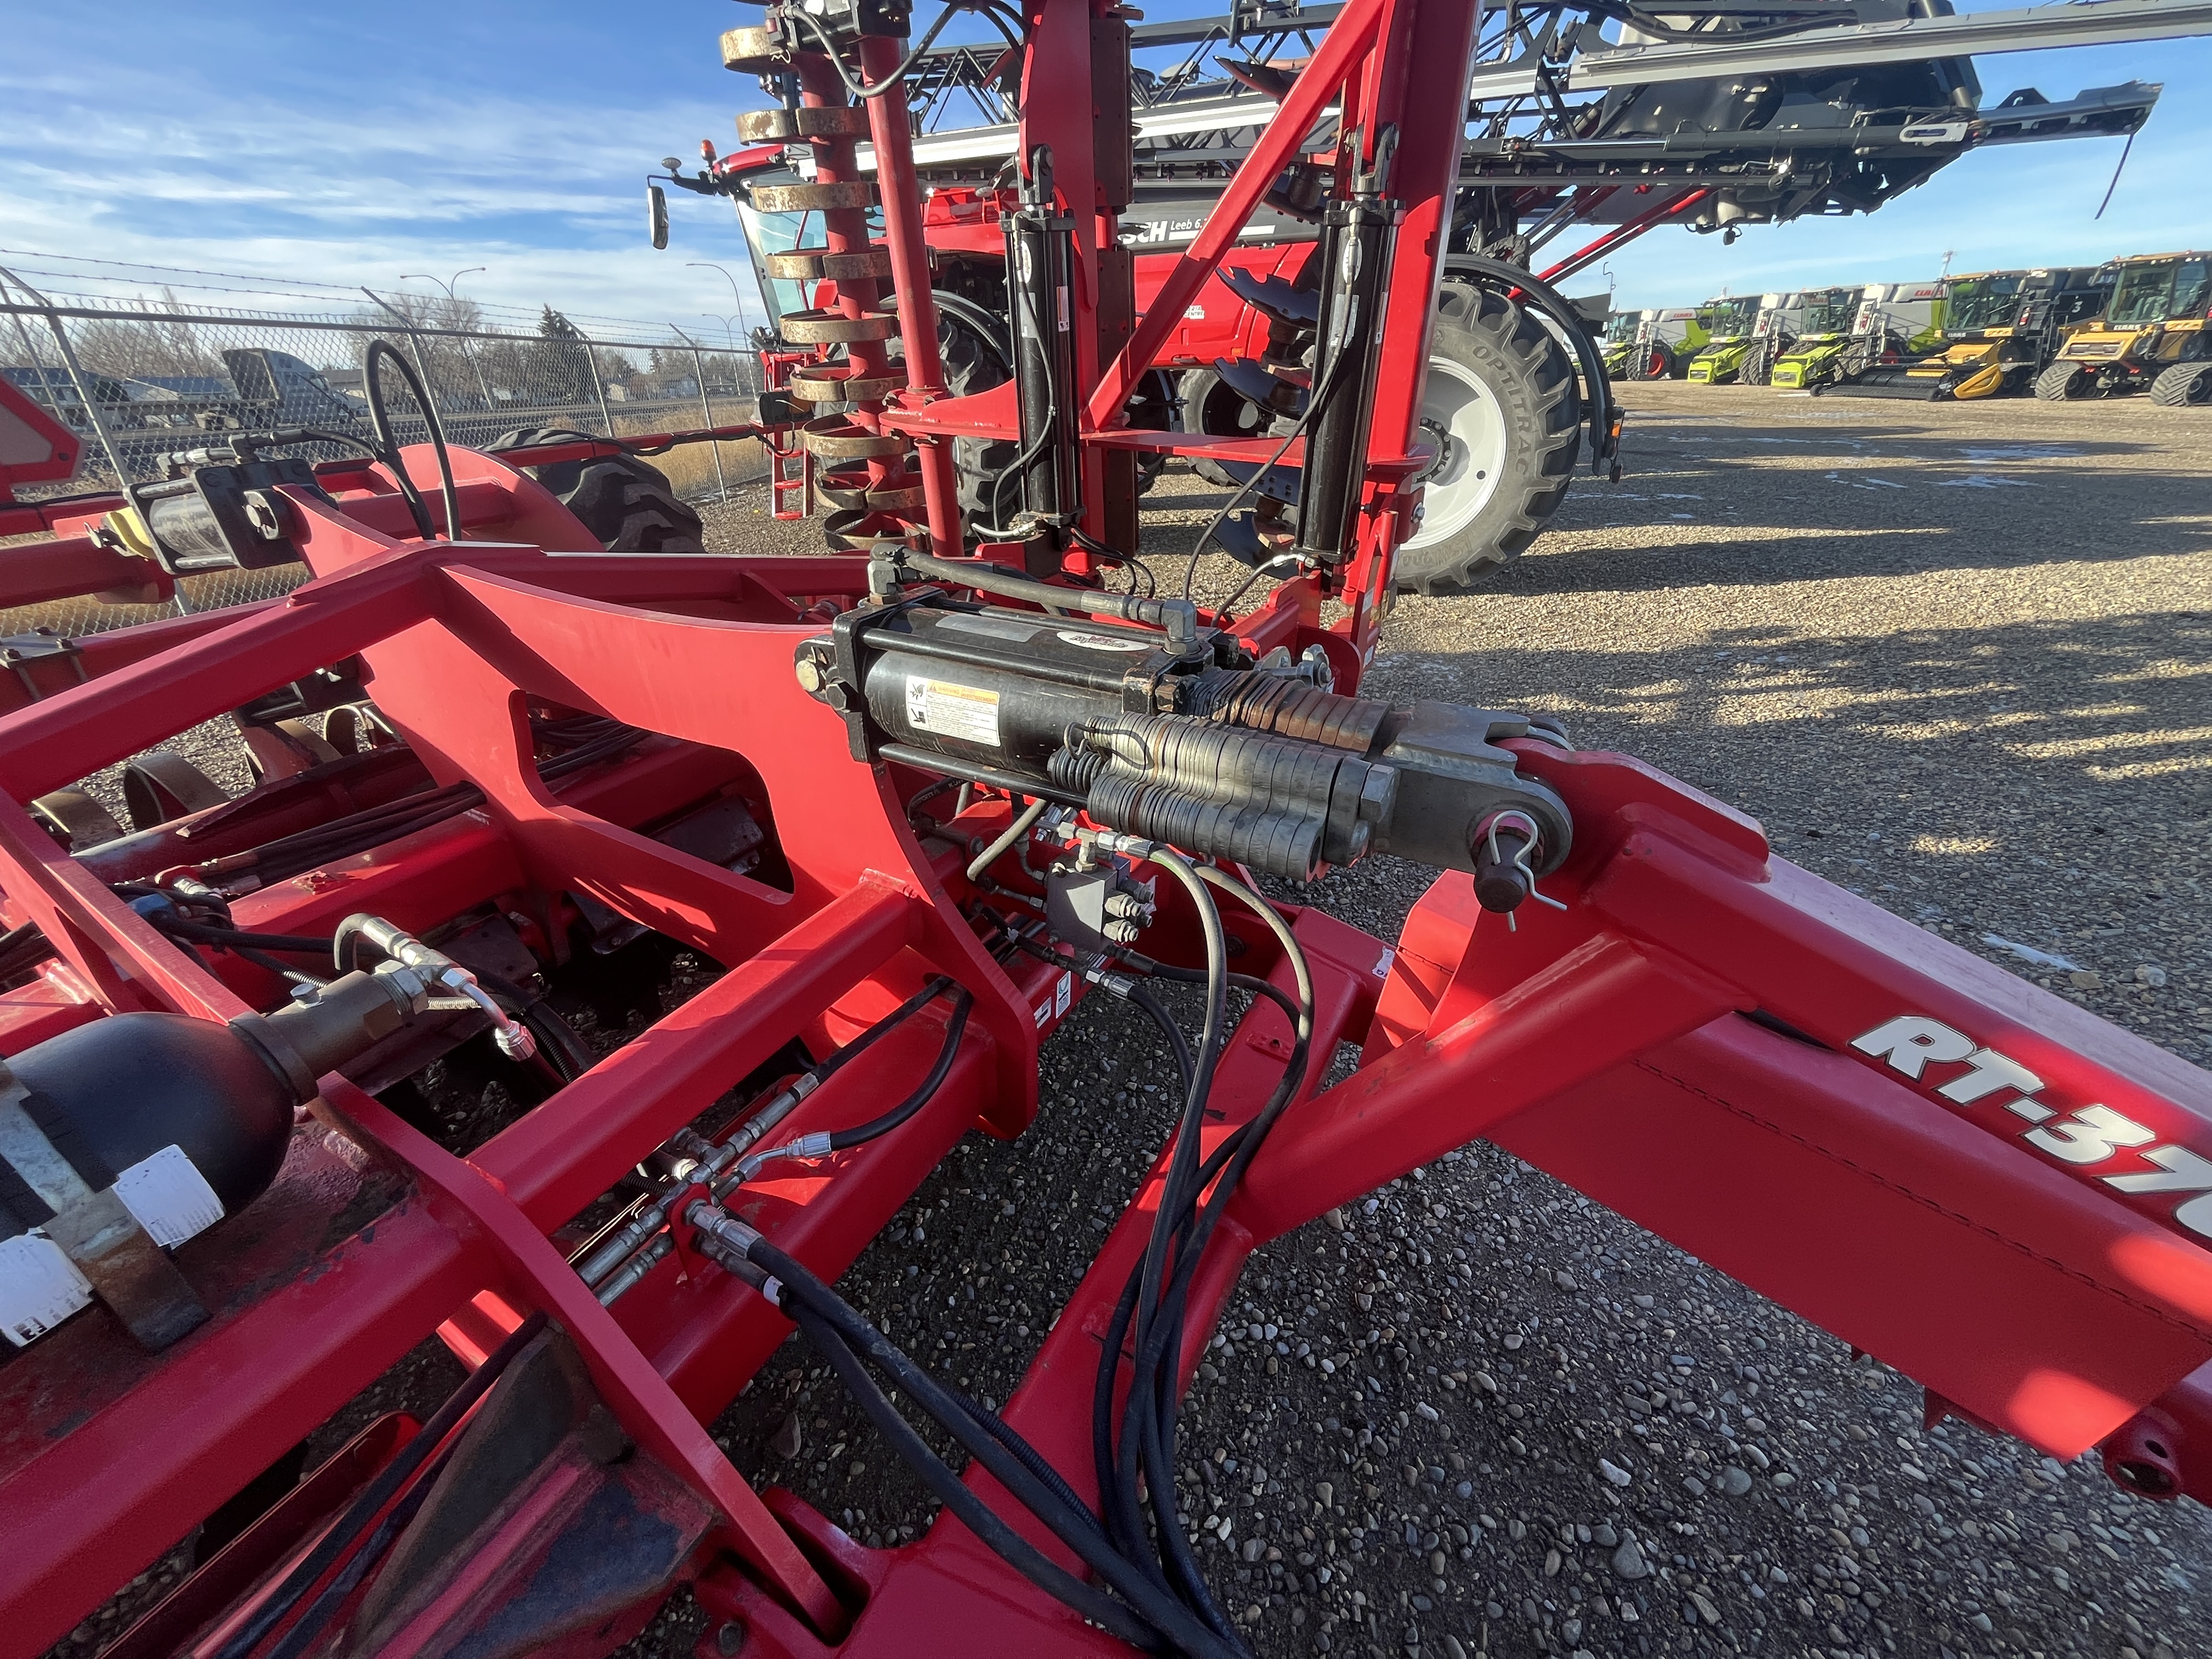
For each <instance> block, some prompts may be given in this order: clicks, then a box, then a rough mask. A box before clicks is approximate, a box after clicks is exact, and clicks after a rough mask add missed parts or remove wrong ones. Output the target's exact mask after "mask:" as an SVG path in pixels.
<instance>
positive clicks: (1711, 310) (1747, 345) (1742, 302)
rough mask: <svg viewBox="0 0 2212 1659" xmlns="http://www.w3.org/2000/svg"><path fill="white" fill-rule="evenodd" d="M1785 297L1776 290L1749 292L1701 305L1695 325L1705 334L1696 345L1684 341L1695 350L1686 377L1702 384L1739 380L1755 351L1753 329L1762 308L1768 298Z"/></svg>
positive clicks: (1713, 384) (1778, 298)
mask: <svg viewBox="0 0 2212 1659" xmlns="http://www.w3.org/2000/svg"><path fill="white" fill-rule="evenodd" d="M1781 298H1782V296H1781V295H1775V294H1767V295H1758V294H1746V295H1741V296H1739V297H1737V298H1735V299H1726V300H1711V301H1706V303H1705V304H1704V305H1701V306H1699V307H1698V310H1697V316H1696V319H1695V324H1694V326H1695V327H1696V328H1697V329H1698V330H1699V331H1701V332H1703V334H1704V335H1705V339H1704V341H1703V342H1702V343H1700V344H1699V345H1698V346H1697V347H1695V348H1692V347H1691V344H1690V342H1689V341H1687V340H1686V341H1685V342H1684V344H1685V347H1686V349H1694V350H1695V355H1694V356H1692V357H1691V358H1690V366H1689V370H1688V372H1687V374H1686V376H1685V378H1686V379H1687V380H1692V381H1693V382H1695V383H1696V384H1698V385H1699V386H1725V385H1727V384H1728V383H1729V381H1731V380H1735V378H1736V376H1737V375H1738V374H1741V373H1742V372H1743V362H1744V359H1745V358H1746V357H1747V356H1750V355H1751V347H1752V338H1753V336H1752V330H1753V327H1754V326H1756V325H1757V324H1758V321H1759V312H1760V310H1761V309H1762V308H1763V307H1764V306H1765V301H1769V300H1775V301H1779V300H1780V299H1781Z"/></svg>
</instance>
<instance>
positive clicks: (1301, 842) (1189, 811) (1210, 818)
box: [1085, 767, 1326, 881]
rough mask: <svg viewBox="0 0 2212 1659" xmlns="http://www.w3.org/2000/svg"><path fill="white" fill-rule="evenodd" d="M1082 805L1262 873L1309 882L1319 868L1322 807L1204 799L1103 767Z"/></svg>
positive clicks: (1104, 818) (1130, 829) (1133, 829)
mask: <svg viewBox="0 0 2212 1659" xmlns="http://www.w3.org/2000/svg"><path fill="white" fill-rule="evenodd" d="M1085 810H1086V811H1088V812H1089V813H1090V814H1091V817H1093V818H1095V819H1097V821H1098V822H1099V823H1105V824H1110V825H1112V826H1113V827H1114V828H1115V829H1121V830H1125V831H1127V833H1128V834H1130V835H1133V836H1145V837H1146V838H1147V839H1150V840H1152V841H1164V842H1170V843H1171V844H1172V845H1174V846H1176V847H1180V848H1184V849H1185V850H1187V851H1188V852H1193V853H1198V854H1204V855H1206V856H1207V857H1210V858H1218V859H1232V860H1236V861H1237V863H1239V864H1245V865H1249V866H1251V867H1252V868H1254V869H1255V870H1264V871H1266V872H1268V873H1269V874H1270V875H1276V876H1286V877H1289V878H1291V879H1292V880H1296V881H1310V880H1312V879H1313V878H1314V876H1315V875H1316V873H1317V872H1319V870H1320V868H1321V862H1322V857H1321V844H1322V827H1323V825H1322V817H1323V813H1324V812H1325V811H1326V808H1325V807H1324V808H1319V809H1315V808H1308V809H1306V810H1304V811H1298V810H1296V809H1291V810H1287V811H1286V810H1285V809H1283V808H1280V807H1268V806H1261V805H1252V804H1249V803H1240V802H1235V801H1223V800H1208V799H1204V798H1203V797H1200V796H1198V795H1194V794H1188V793H1184V792H1183V791H1182V790H1180V789H1176V788H1174V787H1170V786H1169V785H1166V784H1162V783H1156V782H1152V781H1149V780H1147V779H1146V777H1145V776H1144V775H1142V774H1140V773H1136V772H1131V771H1127V770H1125V769H1121V768H1120V767H1109V768H1108V769H1106V770H1105V771H1104V772H1103V773H1101V774H1100V775H1099V777H1098V779H1097V781H1096V782H1095V783H1093V784H1092V785H1091V795H1090V799H1089V800H1088V802H1087V803H1086V804H1085Z"/></svg>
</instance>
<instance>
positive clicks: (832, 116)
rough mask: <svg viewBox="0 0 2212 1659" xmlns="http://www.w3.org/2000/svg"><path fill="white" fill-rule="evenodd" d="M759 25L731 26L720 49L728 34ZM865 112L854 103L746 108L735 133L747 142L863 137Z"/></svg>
mask: <svg viewBox="0 0 2212 1659" xmlns="http://www.w3.org/2000/svg"><path fill="white" fill-rule="evenodd" d="M763 32H764V31H763V30H760V29H732V30H731V31H730V32H729V33H727V34H725V35H724V36H723V37H722V42H723V51H724V52H727V51H728V50H729V41H730V39H731V36H732V35H738V34H759V33H763ZM867 136H868V112H867V111H866V110H865V109H862V108H860V106H858V105H857V104H844V105H839V106H830V107H828V108H823V109H749V110H745V111H744V112H741V113H740V114H739V115H738V137H740V138H742V139H744V141H745V142H746V143H749V144H774V143H790V142H791V141H792V140H793V139H799V138H865V137H867Z"/></svg>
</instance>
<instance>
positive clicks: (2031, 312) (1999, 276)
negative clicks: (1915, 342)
mask: <svg viewBox="0 0 2212 1659" xmlns="http://www.w3.org/2000/svg"><path fill="white" fill-rule="evenodd" d="M2112 275H2113V273H2112V267H2110V266H2108V265H2107V266H2087V265H2084V266H2070V267H2054V268H2051V269H2049V270H1992V271H1980V272H1977V273H1975V274H1973V275H1972V276H1947V277H1945V278H1944V279H1943V283H1942V306H1943V309H1942V315H1941V318H1940V324H1941V329H1942V350H1940V351H1936V352H1932V353H1931V354H1929V355H1928V356H1907V357H1903V358H1901V359H1899V361H1895V362H1876V361H1869V362H1867V363H1865V364H1864V365H1863V366H1861V367H1856V368H1853V367H1849V366H1848V364H1843V365H1842V372H1841V373H1840V375H1839V377H1838V378H1836V379H1834V380H1832V381H1831V382H1830V383H1829V384H1827V385H1826V386H1822V387H1821V389H1822V390H1824V391H1826V392H1832V393H1834V394H1835V395H1837V396H1838V397H1846V398H1911V399H1913V400H1916V401H1921V402H1936V401H1942V400H1945V399H1951V400H1956V401H1959V402H1962V403H1964V402H1972V401H1973V400H1975V399H1978V398H1995V397H1999V396H2002V395H2004V394H2006V393H2012V392H2027V391H2028V390H2030V389H2031V388H2033V386H2034V385H2035V382H2036V379H2037V377H2038V376H2039V374H2041V373H2042V372H2043V369H2044V368H2045V365H2047V364H2048V363H2049V362H2051V358H2052V357H2053V356H2055V355H2056V354H2057V351H2058V349H2059V347H2060V345H2061V344H2062V343H2063V342H2064V340H2065V339H2066V337H2067V335H2068V334H2069V332H2070V331H2073V330H2075V329H2077V328H2080V327H2081V326H2082V325H2084V324H2085V323H2087V321H2088V320H2089V319H2093V318H2094V317H2096V316H2097V315H2098V314H2100V313H2101V312H2102V311H2103V309H2104V307H2105V305H2106V301H2107V300H2108V299H2109V297H2110V295H2111V292H2112Z"/></svg>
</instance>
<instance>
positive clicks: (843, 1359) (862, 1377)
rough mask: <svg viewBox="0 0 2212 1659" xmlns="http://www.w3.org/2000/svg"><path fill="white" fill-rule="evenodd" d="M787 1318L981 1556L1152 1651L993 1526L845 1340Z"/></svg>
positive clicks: (1118, 1618)
mask: <svg viewBox="0 0 2212 1659" xmlns="http://www.w3.org/2000/svg"><path fill="white" fill-rule="evenodd" d="M787 1312H789V1313H790V1315H791V1316H792V1318H793V1320H794V1321H795V1322H797V1323H798V1326H799V1329H800V1330H801V1331H803V1332H805V1334H806V1339H807V1340H808V1341H810V1342H811V1343H812V1344H813V1345H814V1346H815V1347H816V1348H817V1350H818V1351H819V1352H821V1355H822V1357H823V1358H824V1359H826V1360H828V1361H829V1368H830V1370H833V1371H835V1372H836V1374H837V1380H838V1381H839V1382H840V1383H843V1384H844V1385H845V1391H846V1392H847V1393H848V1394H849V1395H852V1396H853V1401H854V1404H856V1405H858V1406H859V1407H860V1410H861V1412H862V1413H864V1414H865V1415H866V1418H867V1419H868V1420H869V1421H870V1422H871V1423H873V1424H874V1425H876V1429H877V1431H878V1433H880V1434H881V1435H882V1436H883V1437H884V1439H885V1440H887V1441H889V1442H890V1447H891V1449H892V1451H893V1452H895V1453H896V1454H897V1455H898V1457H899V1459H900V1460H901V1461H902V1462H904V1463H905V1464H906V1466H907V1467H908V1468H910V1469H912V1470H913V1471H914V1472H915V1474H917V1475H918V1476H920V1477H921V1483H922V1485H924V1486H927V1487H928V1488H929V1490H930V1491H931V1492H933V1493H934V1494H935V1495H936V1497H937V1498H938V1500H939V1502H940V1503H942V1504H944V1505H945V1508H947V1509H949V1510H951V1511H952V1513H953V1514H954V1515H955V1516H957V1517H958V1518H959V1520H960V1522H961V1523H962V1524H963V1525H964V1526H965V1527H966V1528H968V1530H969V1531H970V1532H972V1533H974V1534H975V1536H976V1537H977V1538H979V1539H981V1541H982V1542H983V1544H984V1545H985V1546H986V1547H987V1548H989V1549H990V1550H991V1551H992V1552H993V1553H994V1554H996V1555H997V1556H999V1558H1000V1559H1002V1560H1004V1561H1005V1562H1006V1564H1007V1565H1010V1566H1012V1568H1013V1569H1014V1571H1017V1572H1018V1573H1020V1574H1021V1575H1022V1577H1024V1578H1026V1579H1028V1580H1029V1581H1030V1583H1033V1584H1035V1585H1036V1587H1037V1588H1038V1589H1041V1590H1042V1591H1044V1592H1045V1593H1046V1594H1047V1595H1051V1596H1053V1597H1054V1598H1056V1599H1057V1600H1059V1601H1063V1602H1065V1603H1066V1605H1067V1606H1069V1607H1073V1608H1074V1609H1075V1610H1076V1611H1077V1612H1078V1613H1081V1614H1082V1615H1083V1616H1084V1617H1085V1619H1088V1620H1091V1622H1092V1623H1093V1624H1096V1625H1097V1626H1100V1627H1101V1628H1103V1629H1104V1630H1108V1631H1110V1632H1113V1634H1115V1636H1118V1637H1120V1638H1121V1639H1122V1640H1123V1641H1124V1642H1127V1643H1128V1644H1130V1645H1132V1646H1133V1647H1137V1648H1141V1649H1143V1650H1146V1651H1147V1652H1157V1651H1158V1650H1159V1648H1160V1645H1161V1642H1160V1637H1159V1633H1158V1632H1157V1631H1155V1630H1154V1629H1153V1628H1152V1626H1150V1625H1148V1624H1146V1623H1145V1622H1143V1621H1142V1620H1139V1618H1138V1617H1137V1616H1136V1615H1134V1614H1133V1613H1131V1612H1130V1611H1129V1610H1128V1609H1127V1607H1124V1606H1123V1605H1122V1604H1121V1602H1119V1601H1115V1600H1114V1599H1113V1597H1111V1596H1109V1595H1105V1594H1103V1592H1101V1591H1099V1590H1097V1589H1093V1588H1092V1587H1091V1585H1089V1584H1086V1583H1084V1582H1083V1581H1082V1580H1081V1579H1080V1578H1078V1577H1075V1575H1074V1574H1073V1573H1071V1572H1069V1571H1067V1570H1066V1569H1065V1568H1064V1567H1062V1566H1060V1565H1059V1564H1058V1563H1056V1562H1054V1560H1052V1559H1050V1558H1049V1557H1048V1556H1047V1555H1045V1554H1044V1553H1043V1552H1042V1551H1041V1550H1039V1549H1038V1548H1037V1547H1036V1546H1035V1545H1034V1544H1032V1543H1030V1541H1029V1540H1028V1539H1026V1538H1024V1537H1023V1536H1022V1535H1021V1534H1019V1533H1018V1532H1016V1531H1015V1530H1014V1529H1013V1528H1012V1527H1010V1526H1008V1525H1007V1524H1006V1522H1004V1521H1003V1520H1001V1519H1000V1517H999V1516H998V1515H997V1513H996V1512H995V1511H994V1510H992V1508H991V1506H990V1505H989V1504H986V1503H985V1502H984V1501H983V1500H982V1499H981V1498H978V1497H977V1496H976V1495H975V1492H974V1491H973V1490H971V1489H970V1488H969V1486H968V1484H967V1483H966V1482H965V1481H963V1480H961V1478H960V1477H959V1476H958V1475H957V1474H954V1473H953V1472H952V1470H951V1468H950V1467H948V1466H947V1465H946V1463H945V1461H944V1459H942V1458H940V1457H939V1456H938V1455H937V1454H936V1453H935V1452H934V1451H932V1450H931V1449H930V1448H929V1446H928V1443H927V1442H925V1441H924V1440H923V1439H922V1437H921V1436H920V1435H919V1434H917V1433H915V1431H914V1428H913V1426H912V1425H910V1424H908V1422H907V1420H906V1419H904V1418H903V1417H902V1416H900V1415H899V1413H898V1409H897V1407H895V1406H893V1405H892V1404H891V1402H890V1400H889V1399H887V1398H886V1397H885V1396H884V1391H883V1389H880V1388H879V1387H878V1386H877V1384H876V1380H875V1378H873V1377H872V1376H869V1375H868V1372H867V1368H866V1366H864V1365H862V1364H860V1360H859V1358H857V1357H855V1356H854V1352H853V1351H852V1349H851V1348H850V1346H848V1345H847V1343H846V1341H845V1340H844V1338H843V1337H842V1336H841V1335H840V1334H838V1333H837V1331H836V1329H835V1328H832V1327H831V1326H830V1325H829V1322H827V1321H826V1320H824V1319H823V1317H822V1316H821V1315H819V1314H818V1313H816V1312H815V1311H814V1310H812V1309H811V1308H809V1307H807V1306H806V1305H805V1304H804V1303H803V1302H798V1303H794V1305H793V1306H792V1307H791V1308H790V1309H788V1310H787ZM1047 1467H1049V1465H1048V1466H1047Z"/></svg>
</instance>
